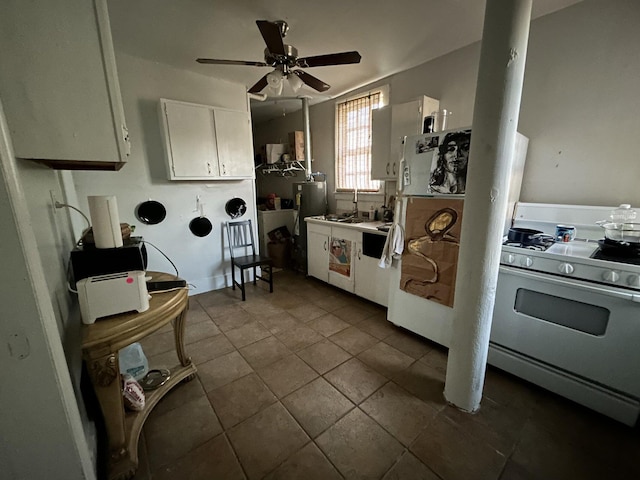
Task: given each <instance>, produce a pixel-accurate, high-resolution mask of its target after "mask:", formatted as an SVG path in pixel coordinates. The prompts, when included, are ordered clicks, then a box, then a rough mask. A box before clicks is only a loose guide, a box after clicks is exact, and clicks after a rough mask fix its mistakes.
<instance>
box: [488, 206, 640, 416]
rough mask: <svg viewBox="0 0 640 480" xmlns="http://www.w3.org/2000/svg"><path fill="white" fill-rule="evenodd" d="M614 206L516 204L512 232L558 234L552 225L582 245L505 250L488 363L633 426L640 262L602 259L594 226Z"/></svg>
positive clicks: (637, 402)
mask: <svg viewBox="0 0 640 480" xmlns="http://www.w3.org/2000/svg"><path fill="white" fill-rule="evenodd" d="M612 208H613V207H584V206H570V205H545V204H518V206H517V210H516V216H515V222H514V226H515V227H524V228H531V229H536V230H539V231H542V232H544V233H545V234H549V235H553V234H554V233H555V225H556V224H571V225H575V226H576V229H577V237H578V239H577V240H574V241H572V242H566V243H565V242H560V243H553V242H548V243H546V244H543V245H533V246H525V247H522V246H516V245H503V247H502V255H501V266H500V273H499V276H498V287H497V291H496V303H495V308H494V316H493V324H492V330H491V344H490V351H489V363H491V364H493V365H495V366H497V367H499V368H501V369H503V370H506V371H509V372H511V373H513V374H515V375H517V376H520V377H522V378H525V379H527V380H529V381H531V382H533V383H536V384H538V385H540V386H542V387H544V388H547V389H549V390H551V391H554V392H556V393H559V394H560V395H563V396H565V397H567V398H570V399H572V400H574V401H576V402H578V403H581V404H583V405H585V406H588V407H590V408H592V409H594V410H596V411H599V412H601V413H603V414H605V415H608V416H610V417H612V418H615V419H616V420H619V421H621V422H623V423H625V424H627V425H634V424H635V423H636V421H637V419H638V415H639V414H640V368H638V365H640V347H639V345H640V261H639V260H640V259H638V258H617V257H614V258H612V257H610V256H606V257H605V258H604V259H603V258H598V257H601V256H602V255H601V254H602V252H600V251H599V249H600V244H599V243H598V240H602V237H603V236H604V235H603V230H602V229H601V228H600V227H599V226H597V225H596V224H595V222H596V221H598V220H603V219H606V217H607V215H608V214H609V212H610V211H611V210H612ZM629 262H631V263H629ZM633 262H635V263H633Z"/></svg>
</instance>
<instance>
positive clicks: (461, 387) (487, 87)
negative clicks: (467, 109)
mask: <svg viewBox="0 0 640 480" xmlns="http://www.w3.org/2000/svg"><path fill="white" fill-rule="evenodd" d="M531 3H532V0H487V7H486V11H485V20H484V30H483V38H482V47H481V51H480V66H479V71H478V83H477V87H476V101H475V106H474V112H473V124H472V129H473V130H472V134H471V151H470V154H469V158H470V160H471V161H470V162H469V170H468V173H467V189H466V192H465V200H464V212H463V219H462V234H461V242H460V258H459V262H460V265H462V266H464V270H461V271H458V281H457V285H456V296H455V298H456V300H455V303H456V305H455V308H456V315H455V317H454V321H453V335H452V339H451V347H450V349H449V360H448V364H447V376H446V382H445V390H444V395H445V398H446V399H447V401H448V402H450V403H452V404H453V405H455V406H457V407H458V408H460V409H462V410H465V411H468V412H473V411H476V410H478V408H480V400H481V398H482V387H483V385H484V377H485V371H486V361H487V353H488V349H489V334H490V332H491V318H492V315H493V305H494V302H495V290H496V283H497V280H498V267H499V262H500V248H501V238H502V228H503V225H504V223H503V222H504V218H505V215H506V210H507V193H508V191H507V190H508V184H509V183H508V182H509V171H510V168H511V159H512V152H513V149H514V145H515V136H516V127H517V125H518V114H519V110H520V99H521V95H522V83H523V78H524V65H525V59H526V53H527V41H528V37H529V23H530V21H531Z"/></svg>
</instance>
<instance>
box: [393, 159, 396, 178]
mask: <svg viewBox="0 0 640 480" xmlns="http://www.w3.org/2000/svg"><path fill="white" fill-rule="evenodd" d="M395 174H396V162H393V175H394V176H395Z"/></svg>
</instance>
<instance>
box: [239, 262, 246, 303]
mask: <svg viewBox="0 0 640 480" xmlns="http://www.w3.org/2000/svg"><path fill="white" fill-rule="evenodd" d="M240 276H241V277H242V278H241V280H240V282H241V283H242V286H241V287H240V289H241V290H242V301H243V302H244V301H245V300H246V298H247V297H246V295H245V293H244V290H245V285H244V270H243V269H242V268H241V269H240Z"/></svg>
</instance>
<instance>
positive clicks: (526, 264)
mask: <svg viewBox="0 0 640 480" xmlns="http://www.w3.org/2000/svg"><path fill="white" fill-rule="evenodd" d="M520 264H521V265H522V266H523V267H530V266H531V265H533V258H531V257H524V258H523V259H522V260H520Z"/></svg>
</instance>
